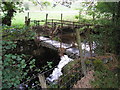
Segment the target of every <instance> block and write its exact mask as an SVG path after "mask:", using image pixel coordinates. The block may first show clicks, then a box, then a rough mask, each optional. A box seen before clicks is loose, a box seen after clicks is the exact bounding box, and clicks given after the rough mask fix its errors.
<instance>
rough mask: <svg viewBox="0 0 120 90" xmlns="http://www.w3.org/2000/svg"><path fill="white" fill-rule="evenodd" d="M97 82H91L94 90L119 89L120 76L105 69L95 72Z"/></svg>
mask: <svg viewBox="0 0 120 90" xmlns="http://www.w3.org/2000/svg"><path fill="white" fill-rule="evenodd" d="M94 76H95V80H94V81H92V82H91V84H92V86H93V87H94V88H118V87H119V85H118V83H119V80H118V74H117V73H113V72H112V71H110V70H107V69H103V70H102V71H95V75H94Z"/></svg>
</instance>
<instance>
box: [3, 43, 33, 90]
mask: <svg viewBox="0 0 120 90" xmlns="http://www.w3.org/2000/svg"><path fill="white" fill-rule="evenodd" d="M2 46H3V47H2V50H3V56H2V62H3V70H2V74H3V80H2V85H3V88H11V87H17V86H18V85H19V84H20V82H21V81H22V79H23V78H25V76H26V75H27V72H24V71H23V70H24V69H25V68H26V67H27V64H26V60H25V57H26V55H24V54H19V55H18V54H11V53H6V52H7V51H8V50H11V49H14V48H16V44H15V43H14V42H12V41H3V43H2ZM29 65H30V66H29V67H28V69H32V68H33V67H35V59H33V60H31V61H30V62H29ZM26 71H27V70H26Z"/></svg>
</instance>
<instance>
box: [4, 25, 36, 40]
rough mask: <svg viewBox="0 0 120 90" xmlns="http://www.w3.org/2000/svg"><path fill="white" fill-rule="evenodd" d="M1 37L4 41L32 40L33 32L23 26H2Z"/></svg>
mask: <svg viewBox="0 0 120 90" xmlns="http://www.w3.org/2000/svg"><path fill="white" fill-rule="evenodd" d="M2 33H3V34H2V36H3V39H4V40H20V39H33V38H34V35H35V32H33V31H32V30H31V29H30V28H29V27H24V26H3V27H2Z"/></svg>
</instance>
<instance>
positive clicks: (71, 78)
mask: <svg viewBox="0 0 120 90" xmlns="http://www.w3.org/2000/svg"><path fill="white" fill-rule="evenodd" d="M80 72H81V67H80V60H74V61H71V62H69V63H68V64H67V65H66V66H65V67H64V68H63V75H62V76H61V77H60V80H59V85H60V87H65V88H69V87H72V85H73V84H74V83H75V81H77V80H78V78H80V76H81V75H80V74H81V73H80ZM65 82H66V83H65Z"/></svg>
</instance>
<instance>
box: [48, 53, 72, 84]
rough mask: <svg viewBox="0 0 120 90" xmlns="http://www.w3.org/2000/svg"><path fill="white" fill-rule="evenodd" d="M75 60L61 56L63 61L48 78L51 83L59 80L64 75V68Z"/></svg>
mask: <svg viewBox="0 0 120 90" xmlns="http://www.w3.org/2000/svg"><path fill="white" fill-rule="evenodd" d="M70 61H73V59H71V58H69V57H68V56H67V55H64V56H61V61H60V62H59V64H58V66H57V68H55V69H54V70H53V72H52V74H51V75H50V76H49V77H48V78H47V80H49V81H50V82H53V81H55V80H57V79H58V78H59V77H60V76H61V75H63V74H62V72H61V71H62V68H63V67H64V66H65V65H66V64H68V63H69V62H70Z"/></svg>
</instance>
